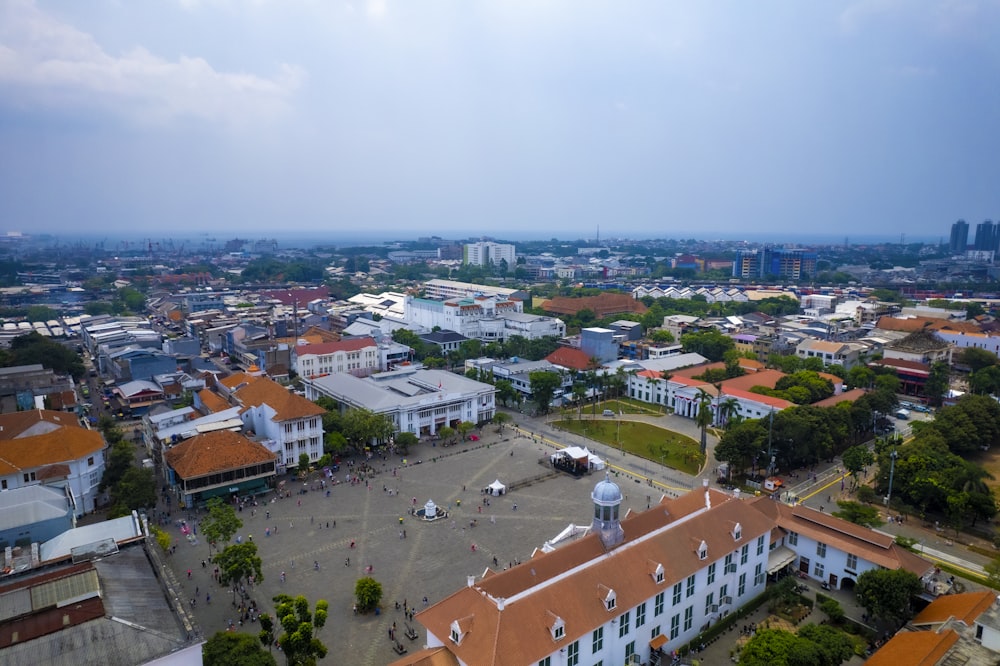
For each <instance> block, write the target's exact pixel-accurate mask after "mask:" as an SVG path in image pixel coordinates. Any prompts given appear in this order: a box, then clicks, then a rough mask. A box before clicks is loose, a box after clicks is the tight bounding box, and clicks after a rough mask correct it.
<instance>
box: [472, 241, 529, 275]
mask: <svg viewBox="0 0 1000 666" xmlns="http://www.w3.org/2000/svg"><path fill="white" fill-rule="evenodd" d="M502 261H505V262H507V266H508V267H509V268H510V270H512V271H513V270H514V264H515V263H516V261H517V254H516V252H515V250H514V246H513V245H508V244H505V243H493V242H490V241H482V242H479V243H469V244H467V245H466V246H465V263H466V264H469V265H472V266H490V265H494V266H499V265H500V262H502Z"/></svg>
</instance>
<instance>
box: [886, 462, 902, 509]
mask: <svg viewBox="0 0 1000 666" xmlns="http://www.w3.org/2000/svg"><path fill="white" fill-rule="evenodd" d="M898 457H899V454H898V453H896V449H893V450H892V453H890V454H889V460H890V461H891V462H890V464H889V494H888V495H886V496H885V505H886V506H889V500H891V499H892V479H893V477H894V476H895V474H896V458H898Z"/></svg>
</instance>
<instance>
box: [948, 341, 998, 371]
mask: <svg viewBox="0 0 1000 666" xmlns="http://www.w3.org/2000/svg"><path fill="white" fill-rule="evenodd" d="M958 362H959V363H961V364H962V365H965V366H968V368H969V371H970V372H977V371H979V370H982V369H983V368H988V367H990V366H994V365H996V364H997V355H996V354H994V353H993V352H991V351H987V350H986V349H980V348H979V347H966V348H965V349H963V350H962V351H961V352H960V353H959V354H958Z"/></svg>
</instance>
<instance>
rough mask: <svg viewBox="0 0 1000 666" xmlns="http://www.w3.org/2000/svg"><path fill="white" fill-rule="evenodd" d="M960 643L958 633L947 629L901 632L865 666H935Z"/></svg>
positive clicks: (870, 658) (869, 659)
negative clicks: (941, 630)
mask: <svg viewBox="0 0 1000 666" xmlns="http://www.w3.org/2000/svg"><path fill="white" fill-rule="evenodd" d="M957 641H958V633H957V632H955V631H954V630H952V629H947V630H945V631H943V632H941V633H937V632H935V631H901V632H899V633H898V634H896V635H895V636H893V637H892V638H891V639H890V640H889V642H888V643H886V644H885V645H883V646H882V647H881V648H880V649H879V651H878V652H876V653H875V654H873V655H872V656H871V657H869V658H868V661H866V662H865V666H903V665H904V664H905V666H935V665H936V664H937V663H938V662H939V661H941V659H942V658H943V657H944V656H945V655H946V654H947V653H948V650H950V649H951V647H952V646H953V645H954V644H955V643H956V642H957Z"/></svg>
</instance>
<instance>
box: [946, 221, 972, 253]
mask: <svg viewBox="0 0 1000 666" xmlns="http://www.w3.org/2000/svg"><path fill="white" fill-rule="evenodd" d="M968 247H969V223H968V222H966V221H965V220H959V221H958V222H956V223H955V224H953V225H951V242H950V243H949V244H948V250H949V251H950V252H951V253H952V254H964V253H965V251H966V250H967V249H968Z"/></svg>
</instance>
